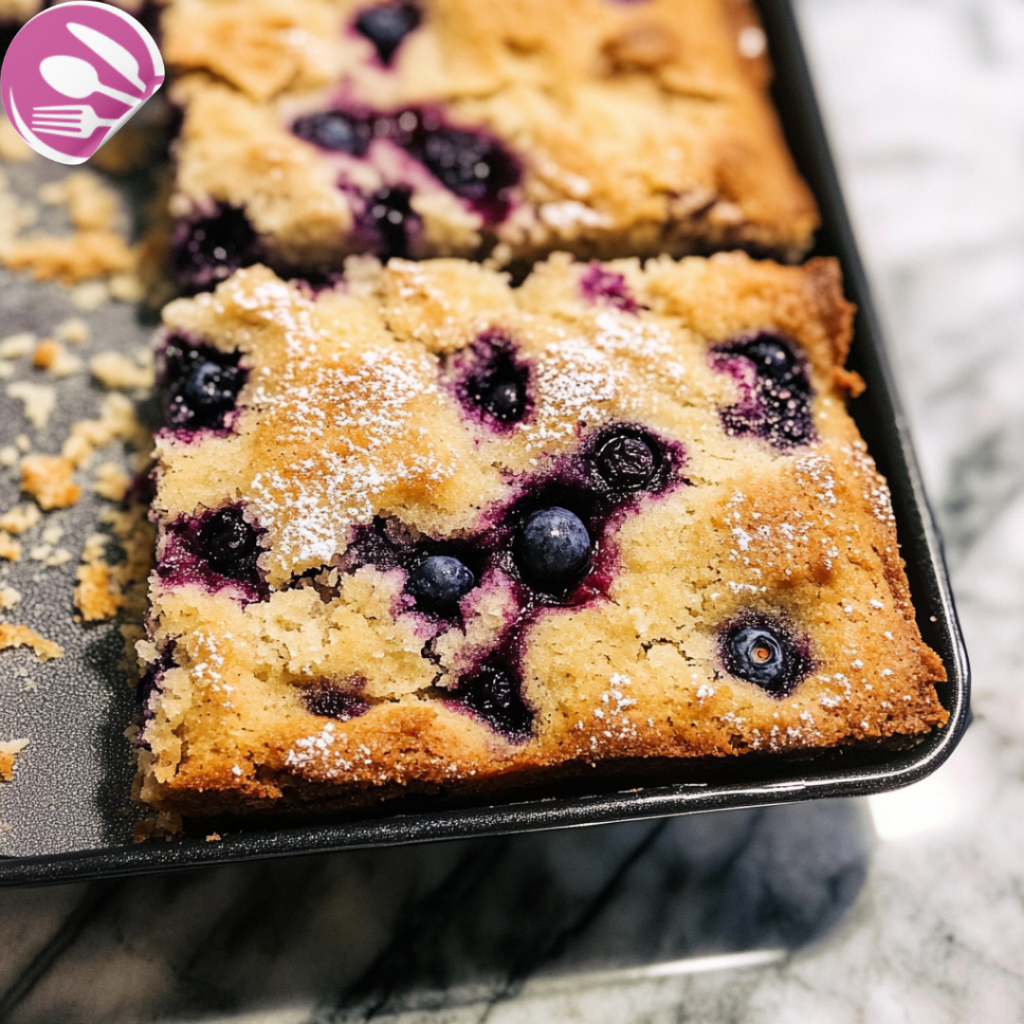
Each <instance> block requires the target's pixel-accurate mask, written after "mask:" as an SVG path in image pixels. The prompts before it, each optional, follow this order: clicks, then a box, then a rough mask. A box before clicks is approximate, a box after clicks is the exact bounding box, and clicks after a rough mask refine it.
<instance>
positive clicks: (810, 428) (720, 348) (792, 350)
mask: <svg viewBox="0 0 1024 1024" xmlns="http://www.w3.org/2000/svg"><path fill="white" fill-rule="evenodd" d="M710 362H711V366H712V368H713V369H715V370H717V371H718V372H719V373H727V374H729V376H730V377H732V378H733V379H734V380H735V381H736V382H737V384H738V385H739V387H740V394H741V397H740V400H739V402H737V403H736V404H734V405H730V406H728V407H727V408H725V409H722V410H721V413H720V415H721V419H722V425H723V426H724V427H725V431H726V433H728V434H729V435H730V436H732V437H758V438H761V439H762V440H764V441H767V442H768V443H769V444H770V445H771V446H772V447H773V448H777V449H779V450H780V451H786V450H789V449H792V448H797V447H799V446H801V445H805V444H810V443H811V442H812V441H814V440H815V439H816V436H817V435H816V434H815V431H814V422H813V416H812V413H811V398H812V393H811V382H810V374H809V372H808V367H807V360H806V358H805V357H804V356H803V355H802V354H801V353H800V352H799V350H798V349H797V346H796V345H795V344H794V343H793V342H792V341H790V339H788V338H786V337H784V336H783V335H781V334H776V333H772V332H759V333H757V334H753V335H746V336H743V337H739V338H735V339H733V340H731V341H727V342H723V343H722V344H720V345H715V346H714V348H712V350H711V353H710Z"/></svg>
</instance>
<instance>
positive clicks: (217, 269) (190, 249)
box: [171, 205, 262, 292]
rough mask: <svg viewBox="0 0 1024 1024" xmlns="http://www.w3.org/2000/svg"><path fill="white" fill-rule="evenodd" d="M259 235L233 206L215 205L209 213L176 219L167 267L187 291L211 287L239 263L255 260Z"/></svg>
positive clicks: (242, 264) (258, 257)
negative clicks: (169, 262)
mask: <svg viewBox="0 0 1024 1024" xmlns="http://www.w3.org/2000/svg"><path fill="white" fill-rule="evenodd" d="M261 255H262V254H261V249H260V245H259V239H258V238H257V236H256V232H255V231H254V230H253V227H252V225H251V224H250V223H249V221H248V219H247V218H246V216H245V214H244V213H243V212H242V211H241V210H239V209H238V208H237V207H233V206H224V205H222V206H219V207H218V209H217V212H216V213H215V214H214V215H213V216H211V217H201V218H199V219H197V220H182V221H179V222H178V223H177V224H176V225H175V228H174V232H173V235H172V238H171V269H172V271H173V274H174V277H175V280H176V281H177V282H178V285H179V286H180V287H181V288H182V289H183V290H184V291H188V292H195V291H203V290H205V289H208V288H212V287H213V286H214V285H215V284H217V282H218V281H223V280H225V279H226V278H228V277H230V276H231V275H232V274H233V273H234V272H235V271H236V270H239V269H240V268H241V267H248V266H251V265H252V264H253V263H258V262H259V260H260V258H261Z"/></svg>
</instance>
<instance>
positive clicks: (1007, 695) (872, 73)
mask: <svg viewBox="0 0 1024 1024" xmlns="http://www.w3.org/2000/svg"><path fill="white" fill-rule="evenodd" d="M800 13H801V21H802V25H803V28H804V31H805V35H806V40H807V43H808V47H809V50H810V56H811V59H812V64H813V66H814V70H815V73H816V77H817V83H818V89H819V93H820V98H821V100H822V102H823V106H824V109H825V113H826V117H827V119H828V122H829V126H830V130H831V134H832V138H833V143H834V145H835V148H836V150H837V155H838V158H839V164H840V171H841V174H842V177H843V179H844V184H845V187H846V190H847V197H848V200H849V203H850V206H851V212H852V214H853V217H854V221H855V224H856V227H857V229H858V233H859V237H860V241H861V244H862V248H863V251H864V255H865V260H866V263H867V267H868V271H869V274H870V276H871V278H872V282H873V285H874V288H875V291H876V297H877V299H878V301H879V305H880V307H881V312H882V315H883V320H884V322H885V326H886V328H887V331H888V335H889V340H890V350H891V353H892V357H893V361H894V363H895V366H896V370H897V375H898V378H899V382H900V387H901V391H902V394H903V397H904V399H905V402H906V405H907V408H908V412H909V414H910V419H911V423H912V426H913V429H914V432H915V436H916V438H917V443H918V446H919V452H920V454H921V457H922V462H923V464H924V469H925V473H926V477H927V480H928V485H929V489H930V493H931V496H932V499H933V502H934V504H935V506H936V511H937V513H938V516H939V520H940V523H941V526H942V527H943V530H944V532H945V536H946V539H947V546H948V555H949V559H950V564H951V568H952V571H953V579H954V588H955V591H956V594H957V598H958V602H959V607H960V611H961V615H962V618H963V621H964V626H965V631H966V635H967V642H968V647H969V650H970V651H971V655H972V661H973V665H974V670H975V690H974V702H973V703H974V711H975V721H974V724H973V725H972V727H971V729H970V731H969V733H968V735H967V737H966V739H965V740H964V742H963V743H962V744H961V746H960V748H959V749H958V750H957V752H956V753H955V754H954V755H953V757H952V758H951V760H950V761H949V763H948V764H947V765H946V766H945V767H943V768H942V769H940V771H939V772H938V773H937V774H936V775H935V776H933V777H932V778H930V779H928V780H926V781H925V782H923V783H921V784H919V785H917V786H913V787H911V788H910V789H908V790H905V791H903V792H900V793H895V794H891V795H886V796H883V797H876V798H871V799H870V800H868V801H848V802H838V803H817V804H807V805H801V806H796V807H791V808H776V809H771V810H764V811H757V812H730V813H728V814H720V815H704V816H698V817H690V818H682V819H676V820H673V821H668V822H653V823H636V824H631V825H624V826H615V827H602V828H593V829H583V830H576V831H572V832H565V833H552V834H546V835H534V836H518V837H514V838H509V839H494V840H486V841H480V842H471V843H470V842H467V843H453V844H440V845H434V846H425V847H417V848H409V849H401V850H399V849H394V850H389V851H383V852H359V853H352V854H347V855H341V856H334V857H321V858H315V859H298V860H291V861H281V862H264V863H260V864H252V865H245V866H237V867H225V868H218V869H215V870H204V871H200V872H195V873H191V874H185V875H178V876H165V877H159V878H149V879H147V878H138V879H131V880H126V881H115V882H106V883H98V884H81V885H73V886H65V887H60V888H55V889H49V890H24V891H17V892H13V891H8V892H0V944H2V946H0V1020H4V1021H10V1022H11V1024H35V1022H40V1024H42V1022H47V1024H49V1022H52V1021H69V1022H72V1024H91V1022H94V1021H95V1022H103V1024H119V1022H129V1024H136V1022H138V1024H143V1022H161V1024H172V1022H174V1024H179V1022H180V1024H185V1022H200V1021H202V1022H211V1024H213V1022H216V1024H257V1022H259V1024H327V1022H349V1021H366V1020H371V1019H372V1020H375V1021H381V1022H389V1024H391V1022H394V1024H463V1022H467V1024H468V1022H473V1024H478V1022H481V1021H485V1020H486V1021H488V1022H491V1024H518V1022H520V1021H522V1022H525V1021H531V1022H532V1021H580V1022H582V1021H586V1022H587V1024H606V1022H607V1024H670V1022H674V1024H683V1022H687V1024H726V1022H730V1024H731V1022H737V1024H805V1022H813V1024H848V1022H849V1024H861V1022H864V1024H868V1022H870V1024H918V1022H920V1024H965V1022H975V1021H978V1022H986V1024H989V1022H993V1024H1001V1022H1019V1021H1024V742H1022V738H1024V667H1022V659H1021V649H1022V641H1024V402H1022V400H1021V395H1024V0H803V2H802V3H801V4H800Z"/></svg>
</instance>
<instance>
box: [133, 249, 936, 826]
mask: <svg viewBox="0 0 1024 1024" xmlns="http://www.w3.org/2000/svg"><path fill="white" fill-rule="evenodd" d="M851 318H852V309H851V307H850V306H849V305H848V304H847V303H846V302H845V301H844V300H843V298H842V293H841V285H840V280H839V272H838V269H837V265H836V264H835V262H834V261H831V260H813V261H811V262H810V263H808V264H807V265H806V266H804V267H801V268H792V267H784V266H781V265H778V264H775V263H771V262H756V261H754V260H752V259H750V258H749V257H747V256H744V255H742V254H729V255H718V256H714V257H712V258H710V259H704V258H700V257H690V258H687V259H684V260H682V261H680V262H676V261H673V260H672V259H670V258H667V257H663V258H660V259H657V260H652V261H650V262H648V263H647V264H646V265H645V266H644V265H642V264H641V263H640V261H638V260H623V261H619V262H612V263H607V264H599V263H589V264H588V263H581V262H574V261H573V260H572V259H571V258H570V257H569V256H565V255H555V256H553V257H551V258H550V259H549V260H548V261H547V262H545V263H543V264H540V265H538V266H537V267H536V269H535V270H534V272H533V274H532V275H531V276H530V277H529V278H528V279H527V280H526V281H525V282H524V283H523V284H522V285H521V286H520V287H519V288H512V287H510V286H509V284H508V283H507V280H506V278H505V277H504V276H503V275H501V274H498V273H496V272H494V271H490V270H487V269H485V268H483V267H481V266H480V265H477V264H472V263H468V262H464V261H461V260H456V259H439V260H431V261H424V262H421V263H412V262H408V261H403V260H392V261H391V262H390V263H389V264H388V265H387V267H386V268H382V267H381V265H380V264H379V263H377V261H376V260H374V259H372V258H369V257H364V258H361V259H353V260H350V261H349V264H348V267H347V274H346V277H345V279H344V280H343V281H342V282H341V283H339V284H338V285H336V286H335V287H334V288H331V289H321V290H320V291H318V292H314V291H313V290H311V289H309V288H308V286H305V285H302V286H299V285H295V284H288V283H285V282H283V281H282V280H280V279H279V278H278V277H276V276H275V275H274V274H273V273H272V272H271V271H270V270H268V269H266V268H265V267H263V266H255V267H251V268H248V269H243V270H240V271H238V272H237V273H236V274H234V275H233V276H232V277H231V278H230V279H229V280H227V281H225V282H223V283H221V284H220V285H219V286H218V287H217V288H216V290H215V291H213V292H206V293H203V294H201V295H199V296H197V297H195V298H191V299H179V300H177V301H175V302H172V303H171V304H170V305H169V306H168V307H167V308H166V309H165V311H164V322H165V327H164V333H163V336H162V341H161V358H160V362H161V367H162V369H161V372H162V377H163V386H164V394H165V401H166V411H167V427H166V429H164V430H163V432H162V433H161V434H160V435H159V438H158V445H157V452H158V459H159V465H158V474H157V491H156V498H155V501H154V504H153V516H154V518H155V520H156V522H157V523H158V527H159V539H158V547H157V567H156V569H155V572H154V575H153V577H152V591H151V593H152V608H151V614H150V619H149V632H148V638H147V640H145V641H143V642H142V644H141V646H140V652H141V654H142V656H143V659H144V661H145V663H146V668H145V673H144V676H143V678H142V682H141V684H140V700H141V702H142V724H141V730H140V733H139V739H138V755H139V766H140V773H139V787H138V792H139V795H140V797H141V799H142V800H143V801H144V802H146V803H148V804H151V805H153V806H155V807H158V808H161V809H163V810H167V811H177V812H184V813H186V814H209V813H217V812H225V811H228V812H247V811H260V810H270V809H295V808H306V809H311V810H326V809H332V808H339V807H346V806H353V805H360V804H367V803H372V802H375V801H379V800H383V799H387V798H391V797H394V796H397V795H400V794H403V793H411V792H422V793H441V794H444V795H446V796H451V795H457V794H464V793H465V794H473V795H477V794H492V793H493V792H495V791H496V790H498V789H499V788H501V787H503V786H515V785H517V784H519V783H522V782H525V781H527V780H531V779H534V780H535V779H536V777H537V776H538V774H539V776H540V778H541V779H542V780H544V779H547V780H549V781H550V782H553V781H554V780H555V779H556V778H558V777H559V775H560V774H565V773H571V772H575V771H577V770H580V769H585V768H586V767H587V766H590V765H599V766H608V765H613V766H614V765H615V764H622V763H626V762H628V763H629V764H632V765H636V763H637V761H638V759H641V760H644V763H648V764H651V763H655V762H659V763H663V764H665V763H669V762H670V761H673V762H674V763H680V762H683V761H689V762H690V763H691V764H692V763H693V761H692V759H704V760H705V761H706V760H707V759H718V762H715V763H720V762H721V759H726V758H735V757H736V756H737V755H744V756H746V757H750V756H751V755H754V754H757V753H761V754H780V753H783V752H807V751H812V752H813V751H818V750H820V749H821V748H829V747H836V746H841V745H847V744H879V743H892V742H913V740H914V738H915V737H919V736H920V735H921V734H923V733H925V732H927V731H929V730H930V729H932V728H934V727H937V726H940V725H942V724H943V723H944V722H945V721H946V718H947V715H946V712H945V711H944V710H943V707H942V705H941V704H940V703H939V701H938V699H937V696H936V691H935V687H934V684H935V683H936V682H938V681H941V680H942V679H944V671H943V667H942V665H941V663H940V661H939V659H938V657H937V656H936V655H935V654H934V653H933V652H932V651H931V650H930V649H929V648H928V647H926V646H925V645H924V644H923V643H922V641H921V638H920V635H919V632H918V629H917V626H916V624H915V619H914V611H913V608H912V607H911V604H910V598H909V594H908V590H907V582H906V577H905V575H904V570H903V563H902V561H901V559H900V555H899V547H898V543H897V539H896V534H895V527H894V521H893V516H892V511H891V508H890V503H889V497H888V491H887V488H886V485H885V482H884V481H883V480H882V478H881V477H880V476H879V475H878V473H877V472H876V470H875V468H874V464H873V462H872V460H871V458H870V456H869V455H868V454H867V452H866V450H865V446H864V443H863V442H862V440H861V438H860V436H859V434H858V431H857V429H856V427H855V426H854V424H853V422H852V420H851V419H850V417H849V415H848V414H847V412H846V409H845V404H844V399H845V395H846V394H847V393H848V392H850V391H856V390H857V388H858V387H859V386H860V382H859V378H857V377H856V376H855V375H853V374H851V373H849V372H847V371H846V370H844V369H843V361H844V358H845V355H846V350H847V346H848V344H849V340H850V324H851ZM682 768H683V765H682V764H680V769H682Z"/></svg>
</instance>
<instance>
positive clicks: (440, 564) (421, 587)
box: [406, 555, 476, 612]
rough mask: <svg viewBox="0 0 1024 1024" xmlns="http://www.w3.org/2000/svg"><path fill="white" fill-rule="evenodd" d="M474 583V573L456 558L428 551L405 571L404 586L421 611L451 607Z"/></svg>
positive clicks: (444, 609) (441, 610) (438, 610)
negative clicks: (430, 553)
mask: <svg viewBox="0 0 1024 1024" xmlns="http://www.w3.org/2000/svg"><path fill="white" fill-rule="evenodd" d="M475 586H476V577H475V576H474V575H473V573H472V572H471V571H470V570H469V569H468V568H467V567H466V566H465V565H463V564H462V562H460V561H459V560H458V559H457V558H452V557H451V556H450V555H430V556H429V557H428V558H424V559H423V561H422V562H420V563H419V564H418V565H416V566H414V567H413V568H412V569H410V571H409V580H408V582H407V584H406V589H407V590H408V591H409V593H410V594H412V596H413V597H414V598H415V599H416V607H417V608H419V609H420V610H421V611H428V612H448V611H452V610H453V609H454V608H455V607H456V605H458V603H459V600H460V599H461V598H463V597H465V596H466V594H468V593H469V592H470V591H471V590H472V589H473V587H475Z"/></svg>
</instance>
